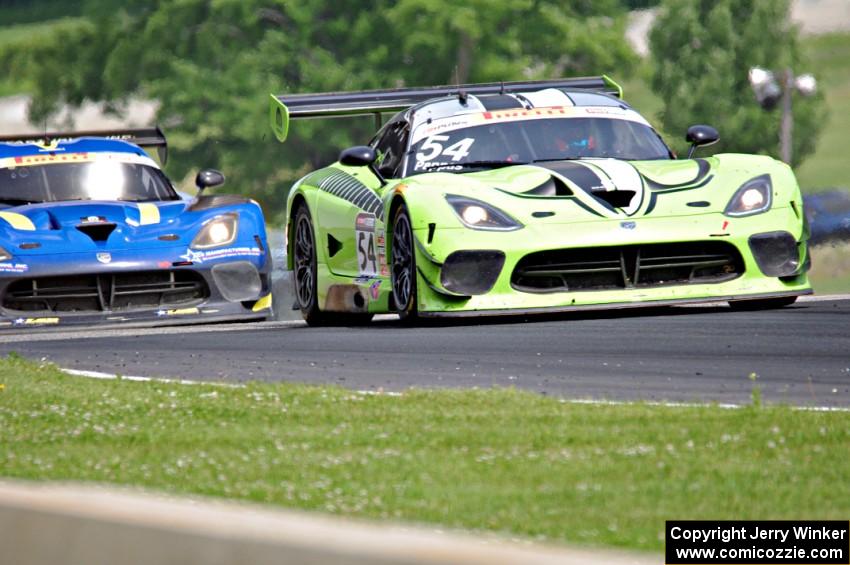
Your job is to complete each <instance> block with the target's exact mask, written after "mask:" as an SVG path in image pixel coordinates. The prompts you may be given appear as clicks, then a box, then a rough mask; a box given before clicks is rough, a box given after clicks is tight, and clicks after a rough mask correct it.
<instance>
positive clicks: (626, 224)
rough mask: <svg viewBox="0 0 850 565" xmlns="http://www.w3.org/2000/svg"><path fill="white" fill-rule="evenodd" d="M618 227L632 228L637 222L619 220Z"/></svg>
mask: <svg viewBox="0 0 850 565" xmlns="http://www.w3.org/2000/svg"><path fill="white" fill-rule="evenodd" d="M620 227H621V228H623V229H624V230H633V229H635V228H636V227H637V222H620Z"/></svg>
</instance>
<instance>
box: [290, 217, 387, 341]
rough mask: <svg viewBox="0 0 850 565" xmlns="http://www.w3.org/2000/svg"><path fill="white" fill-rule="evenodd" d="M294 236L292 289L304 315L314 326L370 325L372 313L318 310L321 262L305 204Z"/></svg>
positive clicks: (310, 218) (297, 221)
mask: <svg viewBox="0 0 850 565" xmlns="http://www.w3.org/2000/svg"><path fill="white" fill-rule="evenodd" d="M294 224H295V227H294V229H293V233H292V241H293V245H292V258H293V269H292V286H293V288H292V290H293V292H294V294H295V301H296V303H297V304H298V308H299V309H300V310H301V316H302V317H303V318H304V320H305V321H306V322H307V323H308V324H309V325H311V326H329V325H335V326H347V325H348V326H359V325H363V324H367V323H369V321H370V320H371V319H372V314H368V313H347V312H322V311H321V310H320V309H319V293H318V277H319V275H318V267H317V264H318V260H317V259H316V236H315V233H314V231H313V219H312V217H311V216H310V210H309V209H308V208H307V205H306V204H300V205H299V206H298V209H297V210H296V211H295V222H294Z"/></svg>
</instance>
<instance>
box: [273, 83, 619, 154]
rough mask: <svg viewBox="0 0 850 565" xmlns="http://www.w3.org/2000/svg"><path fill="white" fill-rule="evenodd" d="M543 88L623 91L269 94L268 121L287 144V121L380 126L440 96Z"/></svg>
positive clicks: (591, 86)
mask: <svg viewBox="0 0 850 565" xmlns="http://www.w3.org/2000/svg"><path fill="white" fill-rule="evenodd" d="M545 88H557V89H570V90H589V91H594V92H603V93H606V94H610V95H613V96H617V97H618V98H622V97H623V89H622V88H621V87H620V85H619V84H617V83H616V82H614V81H613V80H612V79H611V78H610V77H608V76H606V75H602V76H598V77H580V78H564V79H555V80H527V81H519V82H490V83H480V84H457V85H445V86H428V87H418V88H389V89H384V90H361V91H355V92H320V93H314V94H280V95H275V94H272V95H271V97H270V101H269V119H270V121H271V126H272V131H274V134H275V136H276V137H277V138H278V140H280V141H286V137H287V135H288V134H289V121H290V120H295V119H304V118H340V117H346V116H360V115H365V114H372V115H374V116H375V118H376V122H378V123H380V119H381V114H384V113H387V112H400V111H401V110H404V109H406V108H410V107H411V106H414V105H416V104H419V103H420V102H424V101H426V100H429V99H431V98H439V97H441V96H451V95H458V94H460V93H466V94H474V95H481V94H508V93H511V92H527V91H530V90H543V89H545Z"/></svg>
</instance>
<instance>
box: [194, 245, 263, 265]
mask: <svg viewBox="0 0 850 565" xmlns="http://www.w3.org/2000/svg"><path fill="white" fill-rule="evenodd" d="M262 254H263V252H262V251H260V248H259V247H227V248H225V249H211V250H209V251H195V250H194V249H186V253H184V254H183V255H181V256H180V258H181V259H184V260H186V261H190V262H192V263H203V262H204V261H213V260H215V259H227V258H230V257H259V256H260V255H262Z"/></svg>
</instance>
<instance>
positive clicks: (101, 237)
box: [77, 222, 116, 241]
mask: <svg viewBox="0 0 850 565" xmlns="http://www.w3.org/2000/svg"><path fill="white" fill-rule="evenodd" d="M115 227H116V225H115V224H113V223H112V222H101V223H97V224H80V225H78V226H77V229H78V230H80V231H81V232H83V233H84V234H86V235H87V236H89V237H90V238H92V239H93V240H94V241H106V240H107V239H108V238H109V234H111V233H112V232H113V231H114V230H115Z"/></svg>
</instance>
